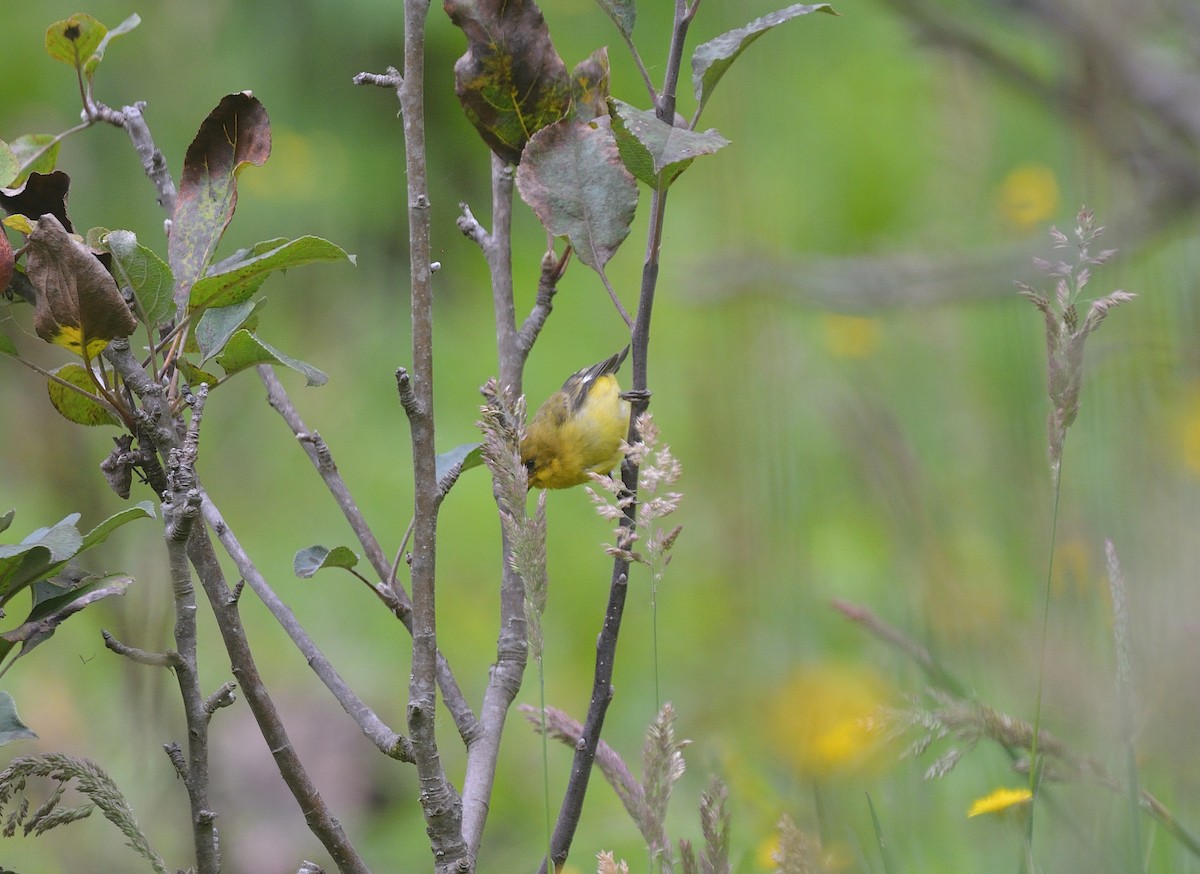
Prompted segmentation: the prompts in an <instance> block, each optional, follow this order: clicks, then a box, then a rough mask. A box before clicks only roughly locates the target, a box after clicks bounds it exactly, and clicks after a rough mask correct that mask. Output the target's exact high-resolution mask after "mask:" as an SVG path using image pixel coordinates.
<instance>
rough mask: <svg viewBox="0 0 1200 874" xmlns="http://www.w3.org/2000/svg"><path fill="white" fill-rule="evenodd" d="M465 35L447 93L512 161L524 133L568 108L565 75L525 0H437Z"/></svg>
mask: <svg viewBox="0 0 1200 874" xmlns="http://www.w3.org/2000/svg"><path fill="white" fill-rule="evenodd" d="M444 6H445V10H446V14H447V15H449V16H450V20H451V21H453V22H454V23H455V24H456V25H458V26H459V27H461V28H462V30H463V33H465V34H466V36H467V53H466V54H465V55H463V56H462V57H461V58H459V59H458V63H456V64H455V65H454V82H455V91H456V92H457V93H458V99H459V102H460V103H462V107H463V112H464V113H466V116H467V119H468V120H469V121H470V122H471V124H473V125H474V126H475V129H476V130H477V131H479V135H480V136H482V137H483V140H484V142H485V143H487V144H488V147H489V148H490V149H491V150H492V151H493V152H495V153H496V154H497V155H498V156H499V157H501V158H503V159H504V160H506V161H508V162H509V163H511V164H516V163H519V162H520V160H521V152H522V151H524V149H525V144H526V143H527V142H528V141H529V138H530V137H531V136H533V135H534V134H535V133H537V132H538V131H539V130H541V129H542V128H543V127H545V126H546V125H548V124H553V123H554V122H556V121H558V120H559V119H560V118H562V117H563V116H564V115H566V113H567V112H568V110H570V108H571V79H570V76H568V75H567V67H566V65H565V64H564V63H563V60H562V58H560V57H559V56H558V52H556V51H555V50H554V43H553V42H552V41H551V39H550V31H549V29H547V27H546V20H545V19H544V18H543V17H542V12H541V10H540V9H538V7H537V4H536V3H534V2H533V0H445V4H444Z"/></svg>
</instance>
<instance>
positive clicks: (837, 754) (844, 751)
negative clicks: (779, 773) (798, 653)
mask: <svg viewBox="0 0 1200 874" xmlns="http://www.w3.org/2000/svg"><path fill="white" fill-rule="evenodd" d="M885 700H886V694H885V690H884V685H883V683H882V682H881V681H880V680H879V679H878V678H877V677H876V676H875V675H874V674H872V673H870V672H869V671H866V670H863V669H860V668H851V667H848V666H843V665H833V664H825V665H818V666H814V667H809V668H804V669H802V670H800V671H798V672H796V673H795V674H794V675H793V676H792V677H791V678H790V679H789V680H788V681H787V682H786V683H785V684H784V685H783V686H782V687H781V688H780V690H779V692H778V694H777V695H776V696H775V697H774V700H773V702H772V705H771V710H770V713H769V716H768V726H769V731H770V735H771V739H772V741H773V743H774V746H775V748H776V750H777V752H778V753H779V755H780V757H781V758H782V759H783V760H784V761H786V762H787V763H788V764H790V765H792V766H793V767H794V768H795V769H796V771H797V773H799V774H802V775H805V776H811V777H828V776H832V775H834V774H844V773H849V772H856V771H862V770H864V769H865V770H870V769H872V767H875V766H878V764H879V762H878V761H877V759H878V757H877V756H875V755H874V754H875V753H877V752H878V748H879V746H880V740H881V737H880V732H879V731H878V730H877V729H878V727H879V715H878V714H879V710H880V708H881V707H882V706H883V704H884V702H885Z"/></svg>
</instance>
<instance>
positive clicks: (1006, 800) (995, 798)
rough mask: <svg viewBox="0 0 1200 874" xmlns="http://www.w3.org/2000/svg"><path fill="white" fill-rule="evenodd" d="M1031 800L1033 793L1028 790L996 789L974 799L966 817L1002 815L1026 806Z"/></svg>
mask: <svg viewBox="0 0 1200 874" xmlns="http://www.w3.org/2000/svg"><path fill="white" fill-rule="evenodd" d="M1032 798H1033V793H1032V792H1030V791H1029V790H1028V789H997V790H996V791H995V792H992V793H991V794H990V795H985V796H983V797H982V798H976V799H975V803H974V804H972V805H971V809H970V810H968V811H967V817H968V818H970V817H972V816H979V815H980V814H984V813H1002V812H1003V811H1005V810H1008V809H1010V808H1013V807H1017V806H1018V805H1022V804H1028V803H1029V801H1030V800H1031V799H1032Z"/></svg>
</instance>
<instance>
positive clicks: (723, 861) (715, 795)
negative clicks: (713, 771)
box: [679, 775, 733, 874]
mask: <svg viewBox="0 0 1200 874" xmlns="http://www.w3.org/2000/svg"><path fill="white" fill-rule="evenodd" d="M728 800H729V790H728V789H727V788H726V787H725V784H724V783H723V782H721V779H720V778H719V777H717V776H715V775H714V776H713V777H712V778H711V779H710V780H709V783H708V789H706V790H705V791H704V792H702V793H700V833H701V834H702V835H704V851H703V852H702V853H701V854H700V867H699V869H698V871H697V874H700V872H703V874H730V872H731V871H732V869H731V868H730V866H729V828H730V824H731V823H732V821H733V814H732V813H730V812H729V808H728V807H726V806H725V802H726V801H728ZM685 843H686V842H685V841H680V842H679V850H680V855H681V856H682V855H683V845H684V844H685ZM684 870H685V871H686V870H687V868H686V866H685V867H684Z"/></svg>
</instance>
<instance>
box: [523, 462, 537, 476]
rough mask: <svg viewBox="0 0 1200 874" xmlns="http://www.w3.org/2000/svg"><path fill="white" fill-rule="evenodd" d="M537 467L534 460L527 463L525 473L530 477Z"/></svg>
mask: <svg viewBox="0 0 1200 874" xmlns="http://www.w3.org/2000/svg"><path fill="white" fill-rule="evenodd" d="M536 467H537V463H536V462H535V461H534V460H533V459H532V458H531V459H529V460H528V461H526V462H525V472H526V473H528V474H530V475H532V474H533V470H534V468H536Z"/></svg>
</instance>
